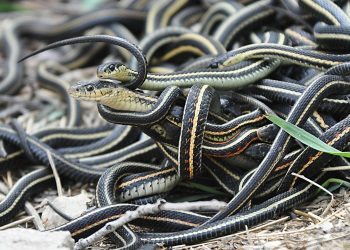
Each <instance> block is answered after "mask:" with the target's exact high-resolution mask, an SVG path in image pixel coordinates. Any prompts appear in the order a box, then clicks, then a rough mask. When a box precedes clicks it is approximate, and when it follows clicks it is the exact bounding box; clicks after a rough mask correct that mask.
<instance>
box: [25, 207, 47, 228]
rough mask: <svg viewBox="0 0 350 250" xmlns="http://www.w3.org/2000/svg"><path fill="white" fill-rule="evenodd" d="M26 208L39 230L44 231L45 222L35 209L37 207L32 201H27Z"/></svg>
mask: <svg viewBox="0 0 350 250" xmlns="http://www.w3.org/2000/svg"><path fill="white" fill-rule="evenodd" d="M24 209H25V210H26V212H27V214H29V215H30V216H33V223H34V226H35V228H36V229H37V230H39V231H44V230H45V227H44V224H43V222H42V221H41V219H40V216H39V214H38V212H37V211H36V210H35V208H34V207H33V205H32V204H31V203H30V202H28V201H26V202H25V204H24Z"/></svg>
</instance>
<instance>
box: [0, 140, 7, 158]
mask: <svg viewBox="0 0 350 250" xmlns="http://www.w3.org/2000/svg"><path fill="white" fill-rule="evenodd" d="M6 156H7V152H6V149H5V146H4V141H3V140H0V158H3V157H6Z"/></svg>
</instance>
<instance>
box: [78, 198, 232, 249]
mask: <svg viewBox="0 0 350 250" xmlns="http://www.w3.org/2000/svg"><path fill="white" fill-rule="evenodd" d="M225 206H226V203H225V202H222V201H217V200H212V201H197V202H182V203H169V202H166V201H165V200H158V201H157V202H156V203H154V204H146V205H141V206H139V207H138V208H137V209H136V210H134V211H127V212H126V213H125V214H123V215H122V216H121V217H119V219H117V220H115V221H112V222H109V223H107V224H105V225H104V227H103V228H101V229H100V230H98V231H97V232H95V233H94V234H92V235H90V236H89V237H87V238H85V239H80V240H79V241H78V242H77V243H76V244H75V247H74V249H75V250H81V249H84V248H86V247H87V246H89V245H91V244H92V243H94V242H96V241H98V240H99V239H101V238H102V237H104V236H105V235H107V234H109V233H112V232H113V231H115V230H116V229H117V228H119V227H121V226H123V225H125V224H126V223H128V222H130V221H132V220H135V219H137V218H139V217H141V216H143V215H148V214H156V213H158V212H160V211H162V210H185V211H189V210H197V211H208V210H221V209H223V208H224V207H225Z"/></svg>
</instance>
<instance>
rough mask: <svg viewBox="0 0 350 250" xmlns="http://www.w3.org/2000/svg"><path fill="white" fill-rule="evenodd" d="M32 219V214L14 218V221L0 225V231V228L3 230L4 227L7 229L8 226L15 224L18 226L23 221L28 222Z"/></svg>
mask: <svg viewBox="0 0 350 250" xmlns="http://www.w3.org/2000/svg"><path fill="white" fill-rule="evenodd" d="M33 219H34V216H28V217H25V218H23V219H20V220H16V221H14V222H11V223H9V224H6V225H3V226H2V227H0V231H1V230H5V229H8V228H11V227H15V226H18V225H20V224H22V223H25V222H28V221H31V220H33Z"/></svg>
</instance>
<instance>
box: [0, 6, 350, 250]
mask: <svg viewBox="0 0 350 250" xmlns="http://www.w3.org/2000/svg"><path fill="white" fill-rule="evenodd" d="M1 29H2V31H1V45H0V47H1V53H2V54H1V55H2V64H1V67H2V69H1V72H0V75H1V78H0V95H1V96H12V97H13V98H15V97H16V96H18V94H19V93H20V92H21V91H23V89H24V88H28V85H30V84H31V83H28V82H29V81H34V82H37V83H38V84H39V88H45V89H49V90H50V91H53V92H55V93H56V94H57V95H59V96H60V98H61V99H62V100H63V102H64V104H65V107H64V115H65V116H66V120H65V121H66V123H65V124H64V126H61V127H45V126H43V127H42V128H41V129H40V130H38V131H36V132H34V133H29V132H28V131H26V129H25V127H24V126H23V125H22V124H20V122H18V120H16V113H13V114H11V116H12V118H13V119H9V120H7V122H2V123H1V124H0V140H1V142H2V146H1V147H2V151H4V153H1V154H2V155H1V156H0V169H1V170H2V173H6V171H9V170H11V171H22V172H21V173H23V175H22V176H21V177H20V178H18V180H16V183H15V184H14V185H13V187H12V189H11V190H10V192H8V193H7V194H6V196H5V198H4V199H3V200H2V201H1V202H0V223H1V225H5V224H7V223H9V222H11V221H13V220H14V218H15V217H16V216H17V215H18V213H20V211H21V210H23V206H24V203H25V202H26V201H27V200H28V199H30V198H31V197H35V196H36V195H38V194H40V193H43V192H44V191H45V190H47V189H49V188H53V189H54V188H55V175H54V174H53V169H52V163H54V165H55V168H56V169H57V172H58V175H59V176H60V177H61V178H62V182H63V185H66V183H72V182H73V183H81V184H82V185H86V184H88V185H92V186H93V188H94V189H95V190H96V193H95V199H94V200H93V205H92V208H91V209H89V210H87V212H86V213H84V214H83V215H81V216H79V217H77V218H74V219H71V220H70V221H68V222H67V223H66V224H63V225H61V226H59V227H56V228H54V229H51V231H62V230H65V231H69V232H70V233H71V235H72V237H73V238H74V239H75V240H79V239H81V238H84V237H87V236H89V235H91V234H93V233H94V232H95V231H97V230H98V229H100V228H101V227H103V226H104V225H105V224H106V223H107V222H110V221H113V220H115V219H117V218H118V217H120V216H122V215H123V214H125V213H126V212H127V211H134V210H136V209H137V208H138V207H140V206H142V205H144V204H147V203H155V202H157V201H158V200H159V199H164V200H166V201H169V202H172V201H174V202H176V201H180V200H181V198H183V200H182V201H184V200H186V199H185V198H186V197H190V198H191V199H190V198H189V200H188V201H195V200H212V199H216V200H219V201H225V202H227V205H226V206H225V208H224V209H222V210H220V211H205V212H200V211H181V210H178V211H177V210H174V211H161V212H159V213H156V214H152V215H147V216H141V217H140V218H137V219H135V220H132V221H130V222H129V223H128V224H125V225H124V226H122V227H120V228H118V229H116V231H115V232H114V233H113V234H112V235H109V236H110V237H111V241H113V242H114V244H115V247H117V248H123V249H131V248H137V247H138V246H140V245H142V244H154V245H156V244H163V245H164V246H174V245H181V244H188V245H190V244H195V243H200V242H203V241H206V240H210V239H214V238H218V237H220V236H225V235H229V234H233V233H236V232H239V231H242V230H246V227H248V228H250V227H253V226H256V225H258V224H260V223H263V222H265V221H267V220H269V219H274V218H278V216H281V215H283V214H288V213H289V212H290V211H291V209H294V208H297V207H298V206H300V205H301V204H303V203H305V202H308V201H312V200H313V199H314V198H315V197H316V196H317V194H318V191H319V189H318V187H317V186H316V185H314V184H312V183H310V182H308V181H306V180H305V179H302V178H299V177H298V176H300V175H302V176H304V177H306V178H307V179H308V180H311V181H313V182H314V183H318V184H322V183H324V182H325V181H327V180H328V179H330V178H340V179H343V180H346V179H348V178H349V166H350V163H349V162H348V161H347V159H346V158H343V157H340V156H334V155H331V154H328V153H324V152H320V151H318V150H316V149H313V148H312V147H309V146H307V145H305V144H302V143H300V142H299V141H298V140H296V139H294V138H293V137H291V136H290V135H289V134H288V133H287V132H285V131H284V130H282V129H280V128H279V127H278V126H277V125H275V124H274V123H272V122H271V121H269V119H267V116H279V117H280V118H282V119H284V120H286V121H288V122H290V123H292V124H294V125H296V126H298V127H300V128H302V129H304V130H305V131H307V132H309V133H310V134H312V135H314V136H316V137H318V138H319V139H320V140H322V141H324V142H325V143H326V144H328V145H330V146H332V147H333V148H335V149H337V150H340V151H349V148H350V147H349V139H350V98H349V97H350V96H349V94H350V78H349V75H350V6H349V2H348V1H346V0H333V1H331V0H281V1H277V0H258V1H253V0H251V1H250V0H235V1H211V0H198V1H189V0H166V1H152V0H149V1H142V0H130V1H105V2H104V3H103V4H102V5H101V6H99V8H97V9H95V10H93V11H90V12H85V13H78V14H77V13H75V14H74V13H73V14H72V15H71V16H70V17H69V18H68V19H59V21H55V19H50V18H48V17H45V18H44V17H40V16H39V17H38V16H33V15H32V16H31V15H29V14H26V15H24V14H23V15H22V14H21V15H19V16H18V17H16V18H11V19H6V20H3V21H2V26H1ZM27 44H31V46H27ZM53 49H55V50H53ZM48 50H50V52H51V53H55V54H54V55H58V56H56V57H55V58H54V59H51V60H48V56H46V57H45V54H48V53H49V52H45V53H42V52H44V51H48ZM40 56H42V58H43V59H45V60H40V62H39V60H38V58H39V57H40ZM34 59H37V61H35V62H38V63H33V62H34ZM87 66H89V67H94V70H95V72H96V73H94V75H93V77H92V78H87V77H85V78H84V77H83V76H82V79H80V80H78V81H75V82H68V83H67V82H66V81H65V80H64V79H63V78H62V77H61V75H62V73H63V72H69V71H71V70H76V69H82V68H84V67H87ZM29 71H30V72H31V73H32V74H35V76H36V77H35V78H33V79H32V78H31V79H30V80H28V78H26V75H27V74H28V72H29ZM49 90H48V91H49ZM34 97H35V93H34ZM34 97H33V98H34ZM88 102H90V104H93V107H94V108H96V105H97V108H96V119H101V120H102V122H103V123H102V124H103V125H99V126H91V127H89V126H81V125H80V124H81V120H82V119H81V116H82V112H84V109H82V108H81V106H82V105H84V104H86V103H88ZM1 105H4V101H3V100H1ZM2 108H3V107H2ZM38 166H40V167H38ZM325 168H327V169H328V170H329V171H324V169H325ZM332 169H333V170H332ZM295 174H297V175H295ZM203 186H204V187H205V186H207V187H210V189H211V190H215V191H216V192H210V190H206V189H205V188H203ZM197 187H198V188H197Z"/></svg>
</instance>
